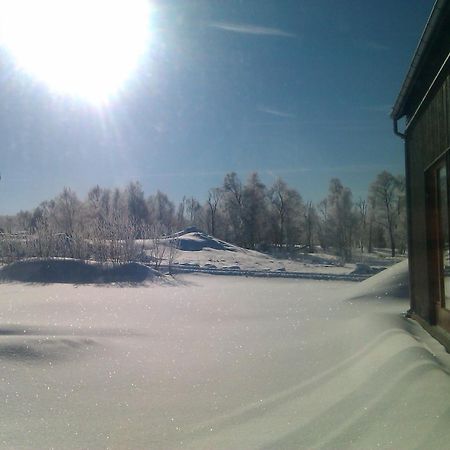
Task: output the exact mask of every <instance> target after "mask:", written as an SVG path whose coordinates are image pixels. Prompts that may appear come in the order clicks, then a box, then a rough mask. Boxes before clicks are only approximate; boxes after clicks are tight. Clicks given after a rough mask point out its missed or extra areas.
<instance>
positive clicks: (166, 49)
mask: <svg viewBox="0 0 450 450" xmlns="http://www.w3.org/2000/svg"><path fill="white" fill-rule="evenodd" d="M153 4H154V9H153V14H152V18H151V26H152V40H151V43H150V45H149V47H148V51H147V53H146V54H145V57H144V58H143V59H142V61H141V63H140V66H139V68H138V70H137V71H136V73H134V74H133V76H132V77H131V78H130V79H129V82H128V83H127V85H126V86H124V88H123V90H122V91H121V93H120V94H119V95H118V96H117V97H116V98H114V99H112V100H111V102H110V103H109V104H108V105H107V106H104V107H102V108H97V107H93V106H92V105H90V104H88V103H86V102H83V101H82V100H77V99H73V98H66V97H63V96H60V95H59V96H57V95H55V94H54V93H51V91H49V90H48V88H47V87H46V86H45V85H43V84H40V83H38V82H37V81H36V80H33V79H32V78H31V77H30V76H28V75H27V74H24V73H21V72H19V71H17V70H16V69H15V67H14V64H13V61H12V59H11V58H10V56H9V55H8V54H7V52H5V51H3V50H1V49H0V61H1V64H0V67H2V71H1V73H0V98H1V99H2V101H1V103H0V156H1V159H0V171H1V174H2V179H1V181H0V214H11V213H15V212H17V211H18V210H20V209H30V208H33V207H34V206H37V204H38V203H40V202H41V201H42V200H45V199H50V198H52V197H54V196H56V195H57V194H58V193H59V192H60V191H61V190H62V189H63V187H64V186H68V187H71V188H72V189H74V190H75V191H76V192H77V193H78V194H79V195H80V196H81V197H83V196H84V195H85V194H86V193H87V191H88V189H89V188H90V187H92V186H94V185H95V184H100V185H101V186H104V187H116V186H118V187H123V186H125V185H126V184H127V183H128V182H129V181H132V180H135V181H140V182H141V184H142V185H143V188H144V190H145V192H146V193H147V194H150V193H152V192H155V191H156V190H157V189H160V190H162V191H164V192H166V193H167V194H168V195H169V197H171V198H172V199H173V200H175V201H179V200H180V199H181V198H182V196H183V195H186V196H191V195H193V196H195V197H197V198H199V199H200V200H204V198H205V196H206V193H207V190H208V189H209V188H210V187H213V186H218V185H220V184H221V183H222V180H223V177H224V175H225V174H226V173H227V172H231V171H236V172H237V173H238V174H239V176H240V177H241V178H242V179H243V180H245V178H246V177H247V175H248V174H249V173H250V172H252V171H255V170H256V171H258V172H259V173H260V175H261V177H262V179H263V181H264V182H265V183H266V184H268V185H270V184H271V183H272V182H273V180H274V179H275V178H276V177H277V176H282V177H283V178H284V179H285V180H286V181H287V182H288V183H289V184H290V185H292V186H293V187H295V188H297V189H298V190H299V192H300V193H301V194H302V196H303V198H304V199H305V200H313V201H319V200H320V199H321V198H323V197H324V196H326V193H327V187H328V181H329V179H330V178H332V177H338V178H340V179H341V180H342V181H343V183H344V184H346V185H348V186H349V187H351V188H352V190H353V193H354V197H355V198H358V197H359V196H365V195H366V192H367V186H368V184H369V183H370V182H371V181H372V180H373V179H374V177H375V176H376V174H377V173H378V172H380V171H381V170H383V169H387V170H390V171H392V172H394V173H400V172H402V171H403V144H402V141H401V140H400V139H399V138H397V137H395V136H394V135H393V133H392V124H391V121H390V119H389V112H390V107H391V106H392V104H393V103H394V101H395V98H396V95H397V93H398V91H399V89H400V86H401V83H402V81H403V78H404V76H405V74H406V71H407V69H408V67H409V63H410V61H411V58H412V55H413V52H414V49H415V47H416V45H417V42H418V39H419V37H420V34H421V32H422V30H423V27H424V25H425V22H426V19H427V17H428V15H429V13H430V11H431V8H432V5H433V1H431V0H416V1H413V2H411V1H410V0H409V1H407V0H396V1H392V0H390V1H388V0H379V1H376V2H366V1H361V0H354V1H353V0H295V1H294V0H292V1H291V0H274V1H265V0H227V1H219V0H203V1H200V0H192V1H184V0H170V1H162V0H161V1H159V2H157V1H154V2H153Z"/></svg>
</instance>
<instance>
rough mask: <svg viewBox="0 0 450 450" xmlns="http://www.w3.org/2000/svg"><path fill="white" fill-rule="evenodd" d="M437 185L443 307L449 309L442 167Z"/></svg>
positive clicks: (449, 258) (449, 256)
mask: <svg viewBox="0 0 450 450" xmlns="http://www.w3.org/2000/svg"><path fill="white" fill-rule="evenodd" d="M438 183H439V188H438V192H439V222H440V231H441V239H440V252H441V258H442V259H441V261H442V271H443V277H444V283H443V284H444V298H443V305H442V306H443V307H447V306H448V307H450V248H449V230H448V225H449V223H448V216H449V214H448V193H447V170H446V167H445V166H443V167H441V168H439V169H438Z"/></svg>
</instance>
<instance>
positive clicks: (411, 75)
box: [391, 0, 447, 120]
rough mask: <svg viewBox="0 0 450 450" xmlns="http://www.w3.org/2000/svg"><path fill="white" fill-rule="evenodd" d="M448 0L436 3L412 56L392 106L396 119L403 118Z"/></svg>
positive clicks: (437, 0)
mask: <svg viewBox="0 0 450 450" xmlns="http://www.w3.org/2000/svg"><path fill="white" fill-rule="evenodd" d="M446 2H447V0H436V2H435V3H434V6H433V9H432V11H431V14H430V16H429V18H428V20H427V23H426V25H425V28H424V30H423V32H422V35H421V37H420V40H419V44H418V45H417V48H416V51H415V52H414V56H413V58H412V61H411V64H410V67H409V70H408V72H407V74H406V77H405V80H404V81H403V84H402V87H401V89H400V93H399V94H398V96H397V100H396V101H395V104H394V106H393V108H392V112H391V117H392V119H394V120H398V119H401V118H402V117H403V116H404V115H405V114H406V113H405V103H406V98H407V97H408V95H409V93H410V91H411V89H412V87H413V86H414V83H415V81H416V79H417V76H418V75H419V69H420V66H421V64H422V58H423V55H424V53H426V50H427V48H428V45H429V42H430V39H431V37H432V36H433V34H434V31H435V28H436V26H437V24H438V23H439V22H440V18H441V15H442V11H443V7H444V4H445V3H446Z"/></svg>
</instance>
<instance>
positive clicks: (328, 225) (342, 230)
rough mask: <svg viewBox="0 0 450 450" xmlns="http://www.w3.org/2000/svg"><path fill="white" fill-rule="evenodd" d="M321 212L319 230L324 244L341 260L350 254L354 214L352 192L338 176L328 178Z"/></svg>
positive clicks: (320, 207) (347, 257)
mask: <svg viewBox="0 0 450 450" xmlns="http://www.w3.org/2000/svg"><path fill="white" fill-rule="evenodd" d="M319 210H320V211H321V214H322V225H321V228H322V230H321V232H322V233H323V235H322V239H323V241H324V242H326V244H325V245H326V246H328V245H330V246H332V247H334V248H335V249H336V253H337V254H338V255H339V256H340V257H341V258H342V260H343V261H348V260H349V259H350V258H351V255H352V244H353V232H354V227H355V216H354V214H353V201H352V192H351V190H350V189H349V188H347V187H344V186H343V185H342V183H341V181H340V180H339V179H338V178H333V179H331V180H330V185H329V188H328V197H327V198H326V200H324V201H322V202H321V204H319Z"/></svg>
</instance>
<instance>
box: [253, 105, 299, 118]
mask: <svg viewBox="0 0 450 450" xmlns="http://www.w3.org/2000/svg"><path fill="white" fill-rule="evenodd" d="M258 111H260V112H262V113H265V114H270V115H272V116H277V117H285V118H287V119H295V117H296V116H295V115H294V114H291V113H288V112H286V111H280V110H279V109H274V108H268V107H267V106H259V107H258Z"/></svg>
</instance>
